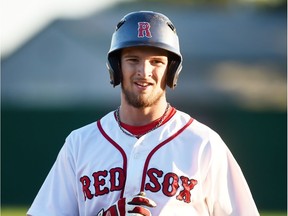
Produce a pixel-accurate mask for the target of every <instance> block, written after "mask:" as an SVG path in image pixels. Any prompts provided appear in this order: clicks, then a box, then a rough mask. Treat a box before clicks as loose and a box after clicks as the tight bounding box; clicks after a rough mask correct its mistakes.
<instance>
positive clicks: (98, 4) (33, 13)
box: [0, 0, 127, 57]
mask: <svg viewBox="0 0 288 216" xmlns="http://www.w3.org/2000/svg"><path fill="white" fill-rule="evenodd" d="M119 1H125V0H81V1H79V0H25V1H23V0H0V2H1V5H0V8H1V9H0V10H1V11H0V18H1V55H2V57H5V56H7V55H9V54H11V53H12V52H13V51H14V50H15V49H17V48H18V47H19V46H21V45H22V44H23V43H25V41H27V40H29V38H31V37H32V36H33V35H34V34H36V33H37V32H39V31H40V30H42V29H43V28H44V27H45V26H46V25H48V24H49V23H50V22H51V21H52V20H54V19H57V18H77V17H83V16H87V15H89V14H91V13H94V12H96V11H98V10H102V9H105V8H106V7H109V6H111V5H113V4H115V3H116V2H119ZM126 1H127V0H126Z"/></svg>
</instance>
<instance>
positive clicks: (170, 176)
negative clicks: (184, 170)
mask: <svg viewBox="0 0 288 216" xmlns="http://www.w3.org/2000/svg"><path fill="white" fill-rule="evenodd" d="M178 180H179V177H178V176H177V175H176V174H175V173H167V174H166V175H165V176H164V180H163V183H162V185H163V188H162V192H163V193H164V194H165V195H166V196H168V197H171V196H174V195H175V194H176V192H177V189H178V188H179V184H178Z"/></svg>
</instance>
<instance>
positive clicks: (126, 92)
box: [121, 47, 168, 108]
mask: <svg viewBox="0 0 288 216" xmlns="http://www.w3.org/2000/svg"><path fill="white" fill-rule="evenodd" d="M167 56H168V53H167V51H165V50H162V49H158V48H153V47H131V48H125V49H123V50H122V55H121V69H122V82H121V88H122V94H123V96H124V99H125V100H126V102H127V103H128V104H129V105H132V106H134V107H136V108H141V107H149V106H152V105H153V104H155V103H157V102H158V101H159V100H160V99H161V98H163V97H165V89H166V73H167V65H168V57H167Z"/></svg>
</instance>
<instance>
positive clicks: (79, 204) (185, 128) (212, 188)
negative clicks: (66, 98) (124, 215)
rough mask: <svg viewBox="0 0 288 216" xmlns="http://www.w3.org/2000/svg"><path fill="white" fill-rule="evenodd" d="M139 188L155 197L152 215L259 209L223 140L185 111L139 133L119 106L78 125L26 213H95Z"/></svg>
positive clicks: (38, 215) (241, 212)
mask: <svg viewBox="0 0 288 216" xmlns="http://www.w3.org/2000/svg"><path fill="white" fill-rule="evenodd" d="M140 191H145V193H146V195H147V197H149V198H151V199H152V200H154V201H155V202H156V203H157V207H156V208H153V209H151V212H152V215H153V216H158V215H159V216H172V215H173V216H176V215H177V216H183V215H191V216H192V215H201V216H202V215H203V216H206V215H219V216H225V215H237V216H241V215H242V216H247V215H249V216H254V215H259V213H258V211H257V208H256V205H255V203H254V201H253V198H252V195H251V193H250V190H249V187H248V185H247V183H246V181H245V178H244V176H243V174H242V172H241V169H240V168H239V166H238V164H237V162H236V161H235V159H234V157H233V156H232V154H231V152H230V151H229V149H228V148H227V146H226V145H225V144H224V142H223V141H222V139H221V138H220V137H219V135H218V134H217V133H215V132H214V131H213V130H211V129H210V128H208V127H207V126H205V125H203V124H201V123H200V122H198V121H197V120H195V119H192V118H191V117H190V116H189V115H187V114H185V113H183V112H181V111H177V112H176V113H175V114H174V116H173V117H172V118H171V119H170V120H169V121H168V122H166V123H165V124H163V125H162V126H160V127H159V128H157V129H156V130H154V131H151V132H150V133H148V134H146V135H143V136H142V137H141V138H139V139H137V138H134V137H130V136H127V135H126V134H124V133H123V131H121V130H120V128H119V126H118V124H117V121H116V119H115V116H114V112H110V113H108V114H107V115H106V116H104V117H103V118H102V119H100V120H99V121H97V122H94V123H92V124H89V125H87V126H84V127H82V128H80V129H77V130H75V131H73V132H72V133H71V134H70V135H69V136H68V137H67V139H66V142H65V144H64V146H63V147H62V149H61V151H60V153H59V155H58V157H57V160H56V162H55V164H54V165H53V167H52V169H51V171H50V173H49V174H48V176H47V178H46V180H45V182H44V184H43V185H42V187H41V189H40V191H39V193H38V195H37V196H36V198H35V200H34V202H33V204H32V206H31V208H30V209H29V211H28V214H29V215H35V216H41V215H45V216H47V215H49V216H50V215H57V216H58V215H61V216H62V215H63V216H64V215H67V216H73V215H75V216H76V215H77V216H78V215H81V216H84V215H85V216H95V215H97V213H98V212H99V211H100V209H102V208H104V209H107V208H108V207H109V206H111V205H112V204H113V203H115V202H116V201H117V200H118V199H119V198H121V197H127V196H133V195H136V194H138V193H139V192H140Z"/></svg>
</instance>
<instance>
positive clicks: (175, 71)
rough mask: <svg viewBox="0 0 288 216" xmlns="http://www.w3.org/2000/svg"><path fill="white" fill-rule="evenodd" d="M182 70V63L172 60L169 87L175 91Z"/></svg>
mask: <svg viewBox="0 0 288 216" xmlns="http://www.w3.org/2000/svg"><path fill="white" fill-rule="evenodd" d="M181 70H182V64H181V61H179V60H178V61H177V60H175V59H172V60H171V61H170V64H169V67H168V75H167V86H168V87H170V88H171V89H174V88H175V87H176V85H177V81H178V77H179V74H180V72H181Z"/></svg>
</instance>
